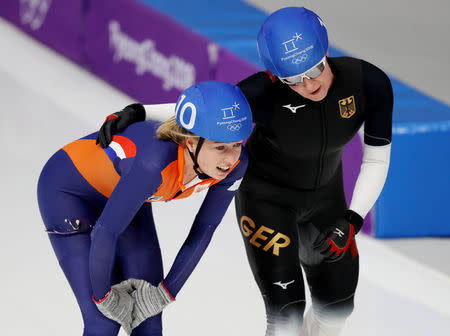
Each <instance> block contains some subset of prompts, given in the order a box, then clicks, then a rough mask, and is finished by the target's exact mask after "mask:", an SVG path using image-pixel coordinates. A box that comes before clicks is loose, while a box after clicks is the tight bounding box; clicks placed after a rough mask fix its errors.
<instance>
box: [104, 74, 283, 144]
mask: <svg viewBox="0 0 450 336" xmlns="http://www.w3.org/2000/svg"><path fill="white" fill-rule="evenodd" d="M275 81H277V79H276V77H274V76H273V75H272V74H271V73H269V72H268V71H261V72H257V73H255V74H253V75H251V76H249V77H247V78H245V79H243V80H241V81H240V82H239V83H238V84H237V86H238V87H239V88H240V89H241V91H242V92H243V93H244V95H245V98H247V101H248V103H249V105H250V107H251V109H252V114H253V121H254V122H255V123H264V122H266V121H267V120H268V116H269V114H270V110H269V106H270V104H269V99H270V98H269V97H270V95H269V94H268V92H269V91H270V89H271V87H272V84H273V83H274V82H275ZM174 113H175V103H167V104H152V105H142V104H140V103H134V104H130V105H128V106H125V107H124V108H123V109H122V110H121V111H119V112H115V113H113V114H110V115H109V116H107V117H106V119H105V121H104V122H103V125H102V126H101V128H100V130H99V132H98V137H97V143H98V144H100V146H102V147H103V148H105V147H108V145H109V144H110V143H111V140H112V136H113V135H114V134H116V133H117V132H119V131H123V130H124V129H125V128H127V127H128V126H130V125H131V124H134V123H135V122H139V121H144V120H159V121H164V120H166V119H167V118H168V117H170V116H172V115H174Z"/></svg>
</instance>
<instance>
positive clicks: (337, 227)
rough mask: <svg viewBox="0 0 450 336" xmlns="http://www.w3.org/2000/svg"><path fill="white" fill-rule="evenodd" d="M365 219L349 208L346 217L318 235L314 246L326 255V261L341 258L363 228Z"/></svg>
mask: <svg viewBox="0 0 450 336" xmlns="http://www.w3.org/2000/svg"><path fill="white" fill-rule="evenodd" d="M363 221H364V220H363V218H362V217H361V216H360V215H358V214H357V213H356V212H354V211H352V210H347V212H346V213H345V216H344V217H342V218H339V219H338V220H337V221H336V223H335V224H333V225H332V226H330V227H329V228H328V229H327V230H326V231H324V232H322V233H321V234H320V235H319V236H318V237H317V239H316V241H315V243H314V248H315V249H317V250H318V251H319V252H320V253H321V254H322V255H323V256H324V257H325V261H328V262H335V261H338V260H341V259H342V258H343V257H344V255H345V252H347V250H348V248H349V246H350V243H351V241H352V239H353V238H354V236H355V235H356V234H357V233H358V231H359V230H360V229H361V226H362V224H363Z"/></svg>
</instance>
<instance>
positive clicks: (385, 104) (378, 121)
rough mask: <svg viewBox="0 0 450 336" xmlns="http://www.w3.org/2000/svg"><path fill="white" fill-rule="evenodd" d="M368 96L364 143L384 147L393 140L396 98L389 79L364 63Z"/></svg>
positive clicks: (363, 68)
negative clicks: (393, 117) (393, 109)
mask: <svg viewBox="0 0 450 336" xmlns="http://www.w3.org/2000/svg"><path fill="white" fill-rule="evenodd" d="M362 71H363V81H364V89H365V94H366V109H367V110H366V120H365V124H364V143H366V144H367V145H371V146H384V145H388V144H390V143H391V139H392V108H393V104H394V96H393V93H392V86H391V81H390V80H389V77H388V76H387V75H386V74H385V73H384V72H383V71H382V70H380V69H379V68H377V67H376V66H374V65H372V64H370V63H368V62H365V61H362Z"/></svg>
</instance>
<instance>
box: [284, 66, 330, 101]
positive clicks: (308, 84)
mask: <svg viewBox="0 0 450 336" xmlns="http://www.w3.org/2000/svg"><path fill="white" fill-rule="evenodd" d="M332 83H333V73H332V72H331V68H330V65H329V64H328V62H327V61H326V60H325V67H324V68H323V71H322V73H321V74H320V75H319V76H317V77H316V78H306V77H305V78H303V80H302V82H301V83H299V84H295V85H289V87H290V88H291V89H292V90H294V91H295V92H297V93H298V94H299V95H301V96H302V97H304V98H306V99H309V100H312V101H316V102H318V101H321V100H322V99H324V98H325V97H326V95H327V93H328V90H329V89H330V87H331V84H332Z"/></svg>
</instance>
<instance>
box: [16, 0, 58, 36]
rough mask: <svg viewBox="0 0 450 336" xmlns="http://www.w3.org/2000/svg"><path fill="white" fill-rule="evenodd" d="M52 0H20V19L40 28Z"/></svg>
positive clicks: (34, 27)
mask: <svg viewBox="0 0 450 336" xmlns="http://www.w3.org/2000/svg"><path fill="white" fill-rule="evenodd" d="M51 4H52V0H20V21H21V22H22V24H24V25H28V26H30V28H31V29H32V30H38V29H39V28H41V26H42V24H43V23H44V21H45V18H46V17H47V13H48V10H49V9H50V6H51Z"/></svg>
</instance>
